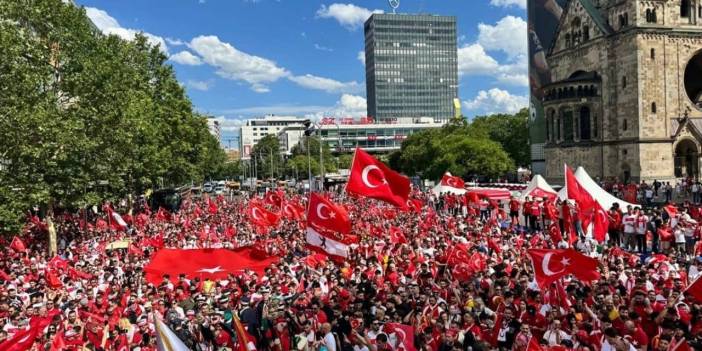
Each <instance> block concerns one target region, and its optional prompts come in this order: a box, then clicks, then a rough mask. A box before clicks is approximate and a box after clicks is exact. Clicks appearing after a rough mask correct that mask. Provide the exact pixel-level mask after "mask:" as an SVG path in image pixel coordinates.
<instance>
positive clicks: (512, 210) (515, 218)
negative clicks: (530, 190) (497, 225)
mask: <svg viewBox="0 0 702 351" xmlns="http://www.w3.org/2000/svg"><path fill="white" fill-rule="evenodd" d="M520 206H521V204H520V203H519V200H517V198H515V197H512V199H511V200H509V217H510V218H511V219H512V225H515V224H517V223H519V207H520Z"/></svg>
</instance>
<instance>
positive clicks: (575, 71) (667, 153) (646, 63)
mask: <svg viewBox="0 0 702 351" xmlns="http://www.w3.org/2000/svg"><path fill="white" fill-rule="evenodd" d="M554 38H555V39H554V42H553V43H552V44H551V46H550V50H549V52H548V54H547V57H546V60H547V62H548V65H549V66H550V71H551V82H552V83H551V84H549V85H547V86H544V87H543V106H544V115H545V119H546V134H547V138H546V145H545V147H544V156H545V159H546V177H547V178H548V179H551V180H555V181H560V180H562V179H563V178H562V177H563V164H564V163H567V164H569V165H571V166H574V167H575V166H583V167H584V168H585V169H586V170H587V171H588V173H590V175H591V176H593V177H599V178H603V179H607V180H613V179H618V180H620V181H641V180H646V181H653V180H654V179H658V180H666V181H673V180H674V179H675V178H681V177H686V176H692V177H698V176H699V175H700V165H701V164H702V163H701V162H700V155H701V154H700V151H701V147H702V0H570V1H568V3H567V4H566V6H565V9H564V11H563V14H562V16H561V19H560V22H559V25H558V29H557V33H556V36H555V37H554Z"/></svg>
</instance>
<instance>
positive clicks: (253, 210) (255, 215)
mask: <svg viewBox="0 0 702 351" xmlns="http://www.w3.org/2000/svg"><path fill="white" fill-rule="evenodd" d="M257 211H258V208H256V207H254V208H252V209H251V215H252V216H253V218H254V219H255V220H258V221H260V220H261V217H259V216H258V215H257V214H256V212H257Z"/></svg>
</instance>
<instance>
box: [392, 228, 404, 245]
mask: <svg viewBox="0 0 702 351" xmlns="http://www.w3.org/2000/svg"><path fill="white" fill-rule="evenodd" d="M390 242H391V243H393V244H406V243H407V238H405V234H403V233H402V229H400V228H398V227H395V226H391V227H390Z"/></svg>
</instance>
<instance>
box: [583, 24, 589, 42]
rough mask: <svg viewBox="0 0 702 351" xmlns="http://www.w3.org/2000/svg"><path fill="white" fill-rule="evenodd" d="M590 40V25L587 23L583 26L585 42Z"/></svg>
mask: <svg viewBox="0 0 702 351" xmlns="http://www.w3.org/2000/svg"><path fill="white" fill-rule="evenodd" d="M588 40H590V27H588V26H587V25H584V26H583V43H584V42H586V41H588Z"/></svg>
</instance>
